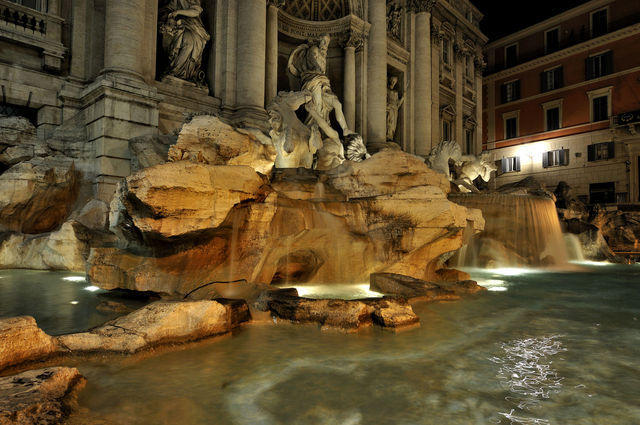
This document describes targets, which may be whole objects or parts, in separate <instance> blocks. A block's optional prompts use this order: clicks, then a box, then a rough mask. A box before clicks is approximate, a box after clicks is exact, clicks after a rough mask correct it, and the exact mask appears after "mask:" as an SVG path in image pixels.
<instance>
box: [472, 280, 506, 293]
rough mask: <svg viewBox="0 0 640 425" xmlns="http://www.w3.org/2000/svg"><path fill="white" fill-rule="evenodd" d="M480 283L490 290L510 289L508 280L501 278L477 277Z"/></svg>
mask: <svg viewBox="0 0 640 425" xmlns="http://www.w3.org/2000/svg"><path fill="white" fill-rule="evenodd" d="M476 281H477V282H478V285H480V286H484V287H485V288H487V290H488V291H495V292H502V291H506V290H507V289H508V287H507V282H505V281H504V280H500V279H476Z"/></svg>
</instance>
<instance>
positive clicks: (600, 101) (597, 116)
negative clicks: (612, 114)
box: [591, 96, 609, 122]
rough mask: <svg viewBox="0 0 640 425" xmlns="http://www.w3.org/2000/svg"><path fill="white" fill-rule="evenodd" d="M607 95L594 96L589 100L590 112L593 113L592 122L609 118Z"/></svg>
mask: <svg viewBox="0 0 640 425" xmlns="http://www.w3.org/2000/svg"><path fill="white" fill-rule="evenodd" d="M608 104H609V100H608V96H600V97H594V98H593V100H592V101H591V112H592V114H593V119H592V121H593V122H597V121H604V120H606V119H609V113H608Z"/></svg>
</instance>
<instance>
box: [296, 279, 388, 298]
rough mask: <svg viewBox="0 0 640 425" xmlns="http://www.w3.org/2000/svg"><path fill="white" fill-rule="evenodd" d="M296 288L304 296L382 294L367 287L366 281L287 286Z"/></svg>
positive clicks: (366, 296)
mask: <svg viewBox="0 0 640 425" xmlns="http://www.w3.org/2000/svg"><path fill="white" fill-rule="evenodd" d="M289 288H296V290H297V291H298V295H299V296H301V297H305V298H338V299H358V298H382V297H383V296H384V294H381V293H379V292H375V291H372V290H370V289H369V284H368V283H359V284H339V283H336V284H324V285H300V286H289Z"/></svg>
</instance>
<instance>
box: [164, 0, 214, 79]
mask: <svg viewBox="0 0 640 425" xmlns="http://www.w3.org/2000/svg"><path fill="white" fill-rule="evenodd" d="M201 14H202V6H200V0H169V1H168V2H167V3H166V4H165V5H164V6H163V7H162V8H161V9H160V11H159V16H160V29H159V31H160V33H161V34H162V46H163V48H164V50H165V51H166V52H167V55H168V57H169V66H168V68H167V70H166V73H165V74H166V75H170V76H173V77H176V78H180V79H182V80H186V81H190V82H193V83H196V84H197V85H199V86H205V79H204V77H205V75H204V72H203V71H202V70H201V69H200V68H201V66H202V53H203V51H204V47H205V45H206V44H207V42H208V41H209V39H210V37H209V34H208V33H207V31H206V29H205V27H204V25H203V23H202V19H201V18H200V15H201Z"/></svg>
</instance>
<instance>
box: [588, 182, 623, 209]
mask: <svg viewBox="0 0 640 425" xmlns="http://www.w3.org/2000/svg"><path fill="white" fill-rule="evenodd" d="M589 200H590V201H591V203H592V204H612V203H614V202H615V201H616V184H615V183H614V182H607V183H591V184H590V185H589Z"/></svg>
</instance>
